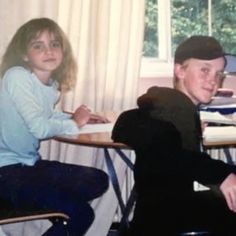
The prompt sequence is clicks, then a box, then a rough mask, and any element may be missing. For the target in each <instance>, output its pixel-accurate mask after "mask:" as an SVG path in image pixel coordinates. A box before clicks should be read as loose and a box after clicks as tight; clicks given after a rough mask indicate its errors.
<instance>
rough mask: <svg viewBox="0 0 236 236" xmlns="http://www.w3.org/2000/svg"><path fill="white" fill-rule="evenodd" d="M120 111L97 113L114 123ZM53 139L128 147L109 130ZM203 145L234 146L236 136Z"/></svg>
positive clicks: (101, 145)
mask: <svg viewBox="0 0 236 236" xmlns="http://www.w3.org/2000/svg"><path fill="white" fill-rule="evenodd" d="M120 113H121V112H114V111H107V112H102V113H98V114H100V115H103V116H105V117H107V118H108V119H109V120H110V121H111V122H113V123H114V122H115V121H116V119H117V117H118V116H119V114H120ZM54 139H55V140H57V141H60V142H65V143H69V144H77V145H83V146H89V147H102V148H104V147H106V148H120V149H130V147H129V146H127V145H125V144H123V143H116V142H114V141H113V140H112V139H111V132H99V133H88V134H79V135H62V136H57V137H54ZM203 146H205V147H206V148H220V147H229V146H236V137H235V140H217V141H206V140H203Z"/></svg>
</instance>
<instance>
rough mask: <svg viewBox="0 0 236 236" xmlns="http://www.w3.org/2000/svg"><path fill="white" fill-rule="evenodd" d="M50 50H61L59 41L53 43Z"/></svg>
mask: <svg viewBox="0 0 236 236" xmlns="http://www.w3.org/2000/svg"><path fill="white" fill-rule="evenodd" d="M51 47H52V48H61V43H60V42H59V41H55V42H52V43H51Z"/></svg>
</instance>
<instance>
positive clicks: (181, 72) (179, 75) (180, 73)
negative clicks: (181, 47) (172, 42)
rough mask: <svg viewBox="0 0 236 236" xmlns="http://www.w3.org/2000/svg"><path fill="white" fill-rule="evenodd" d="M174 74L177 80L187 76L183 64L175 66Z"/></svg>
mask: <svg viewBox="0 0 236 236" xmlns="http://www.w3.org/2000/svg"><path fill="white" fill-rule="evenodd" d="M174 74H175V76H176V77H177V78H179V79H181V78H183V77H184V75H185V68H184V67H183V65H182V64H179V63H176V64H174Z"/></svg>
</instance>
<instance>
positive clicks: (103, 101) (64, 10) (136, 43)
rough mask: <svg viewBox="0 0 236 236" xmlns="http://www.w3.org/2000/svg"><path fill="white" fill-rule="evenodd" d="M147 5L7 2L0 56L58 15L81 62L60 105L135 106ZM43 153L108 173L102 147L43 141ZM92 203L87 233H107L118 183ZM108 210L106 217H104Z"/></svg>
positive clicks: (111, 0)
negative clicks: (41, 21) (32, 26)
mask: <svg viewBox="0 0 236 236" xmlns="http://www.w3.org/2000/svg"><path fill="white" fill-rule="evenodd" d="M144 4H145V0H50V1H48V0H21V1H19V0H11V1H8V0H1V1H0V24H1V26H2V27H1V31H2V34H1V38H0V55H2V53H3V52H4V50H5V48H6V45H7V44H8V42H9V40H10V38H11V37H12V35H13V34H14V33H15V31H16V29H17V28H18V27H19V26H20V25H22V24H23V23H24V22H26V21H27V20H29V19H31V18H35V17H44V16H45V17H49V18H52V19H54V20H55V21H56V22H57V23H58V24H59V25H60V26H61V27H62V29H63V30H64V31H65V33H66V34H67V35H68V38H69V40H70V42H71V44H72V48H73V51H74V55H75V58H76V61H77V63H78V76H77V83H76V87H75V88H74V89H73V90H72V91H70V92H68V93H67V94H66V95H64V96H63V97H62V100H61V102H60V104H58V107H59V108H60V109H64V110H68V111H73V110H75V109H76V108H77V107H78V106H79V105H81V104H86V105H87V106H89V107H90V108H91V110H92V111H94V112H100V111H109V110H113V111H122V110H126V109H131V108H133V107H135V106H136V98H137V94H138V80H139V72H140V63H141V56H142V42H143V30H144ZM40 152H41V154H42V157H43V158H46V159H50V160H59V161H63V162H68V163H75V164H80V165H88V166H95V167H97V168H101V169H103V170H104V171H107V170H106V166H105V163H104V158H103V152H102V150H99V149H95V148H88V147H81V146H80V147H79V146H75V145H68V144H62V143H59V142H57V141H54V140H52V141H47V142H43V143H42V145H41V149H40ZM128 155H132V154H129V153H128ZM113 162H114V165H115V167H116V169H117V171H118V174H119V177H120V178H119V181H120V185H121V187H122V186H123V183H124V181H125V173H126V168H127V167H126V165H125V164H124V163H123V162H122V161H121V160H120V159H119V158H118V157H117V156H116V155H115V154H113ZM92 206H93V207H94V211H95V214H96V218H95V221H94V223H93V225H92V227H91V228H90V229H89V231H88V233H87V234H86V235H88V236H90V235H91V236H94V235H96V236H100V235H101V236H105V235H106V233H107V231H108V229H109V227H110V225H111V223H112V221H113V217H114V215H115V212H116V209H117V200H116V197H115V195H114V192H113V189H112V187H110V188H109V190H108V191H107V193H105V194H104V196H103V197H101V198H99V199H98V200H96V201H94V202H92ZM107 209H109V211H107ZM104 212H107V214H106V217H104V216H102V217H101V215H102V214H104Z"/></svg>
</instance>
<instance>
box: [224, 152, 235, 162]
mask: <svg viewBox="0 0 236 236" xmlns="http://www.w3.org/2000/svg"><path fill="white" fill-rule="evenodd" d="M223 150H224V153H225V157H226V161H227V163H228V164H230V165H234V162H233V158H232V156H231V153H230V151H229V149H228V148H224V149H223Z"/></svg>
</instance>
